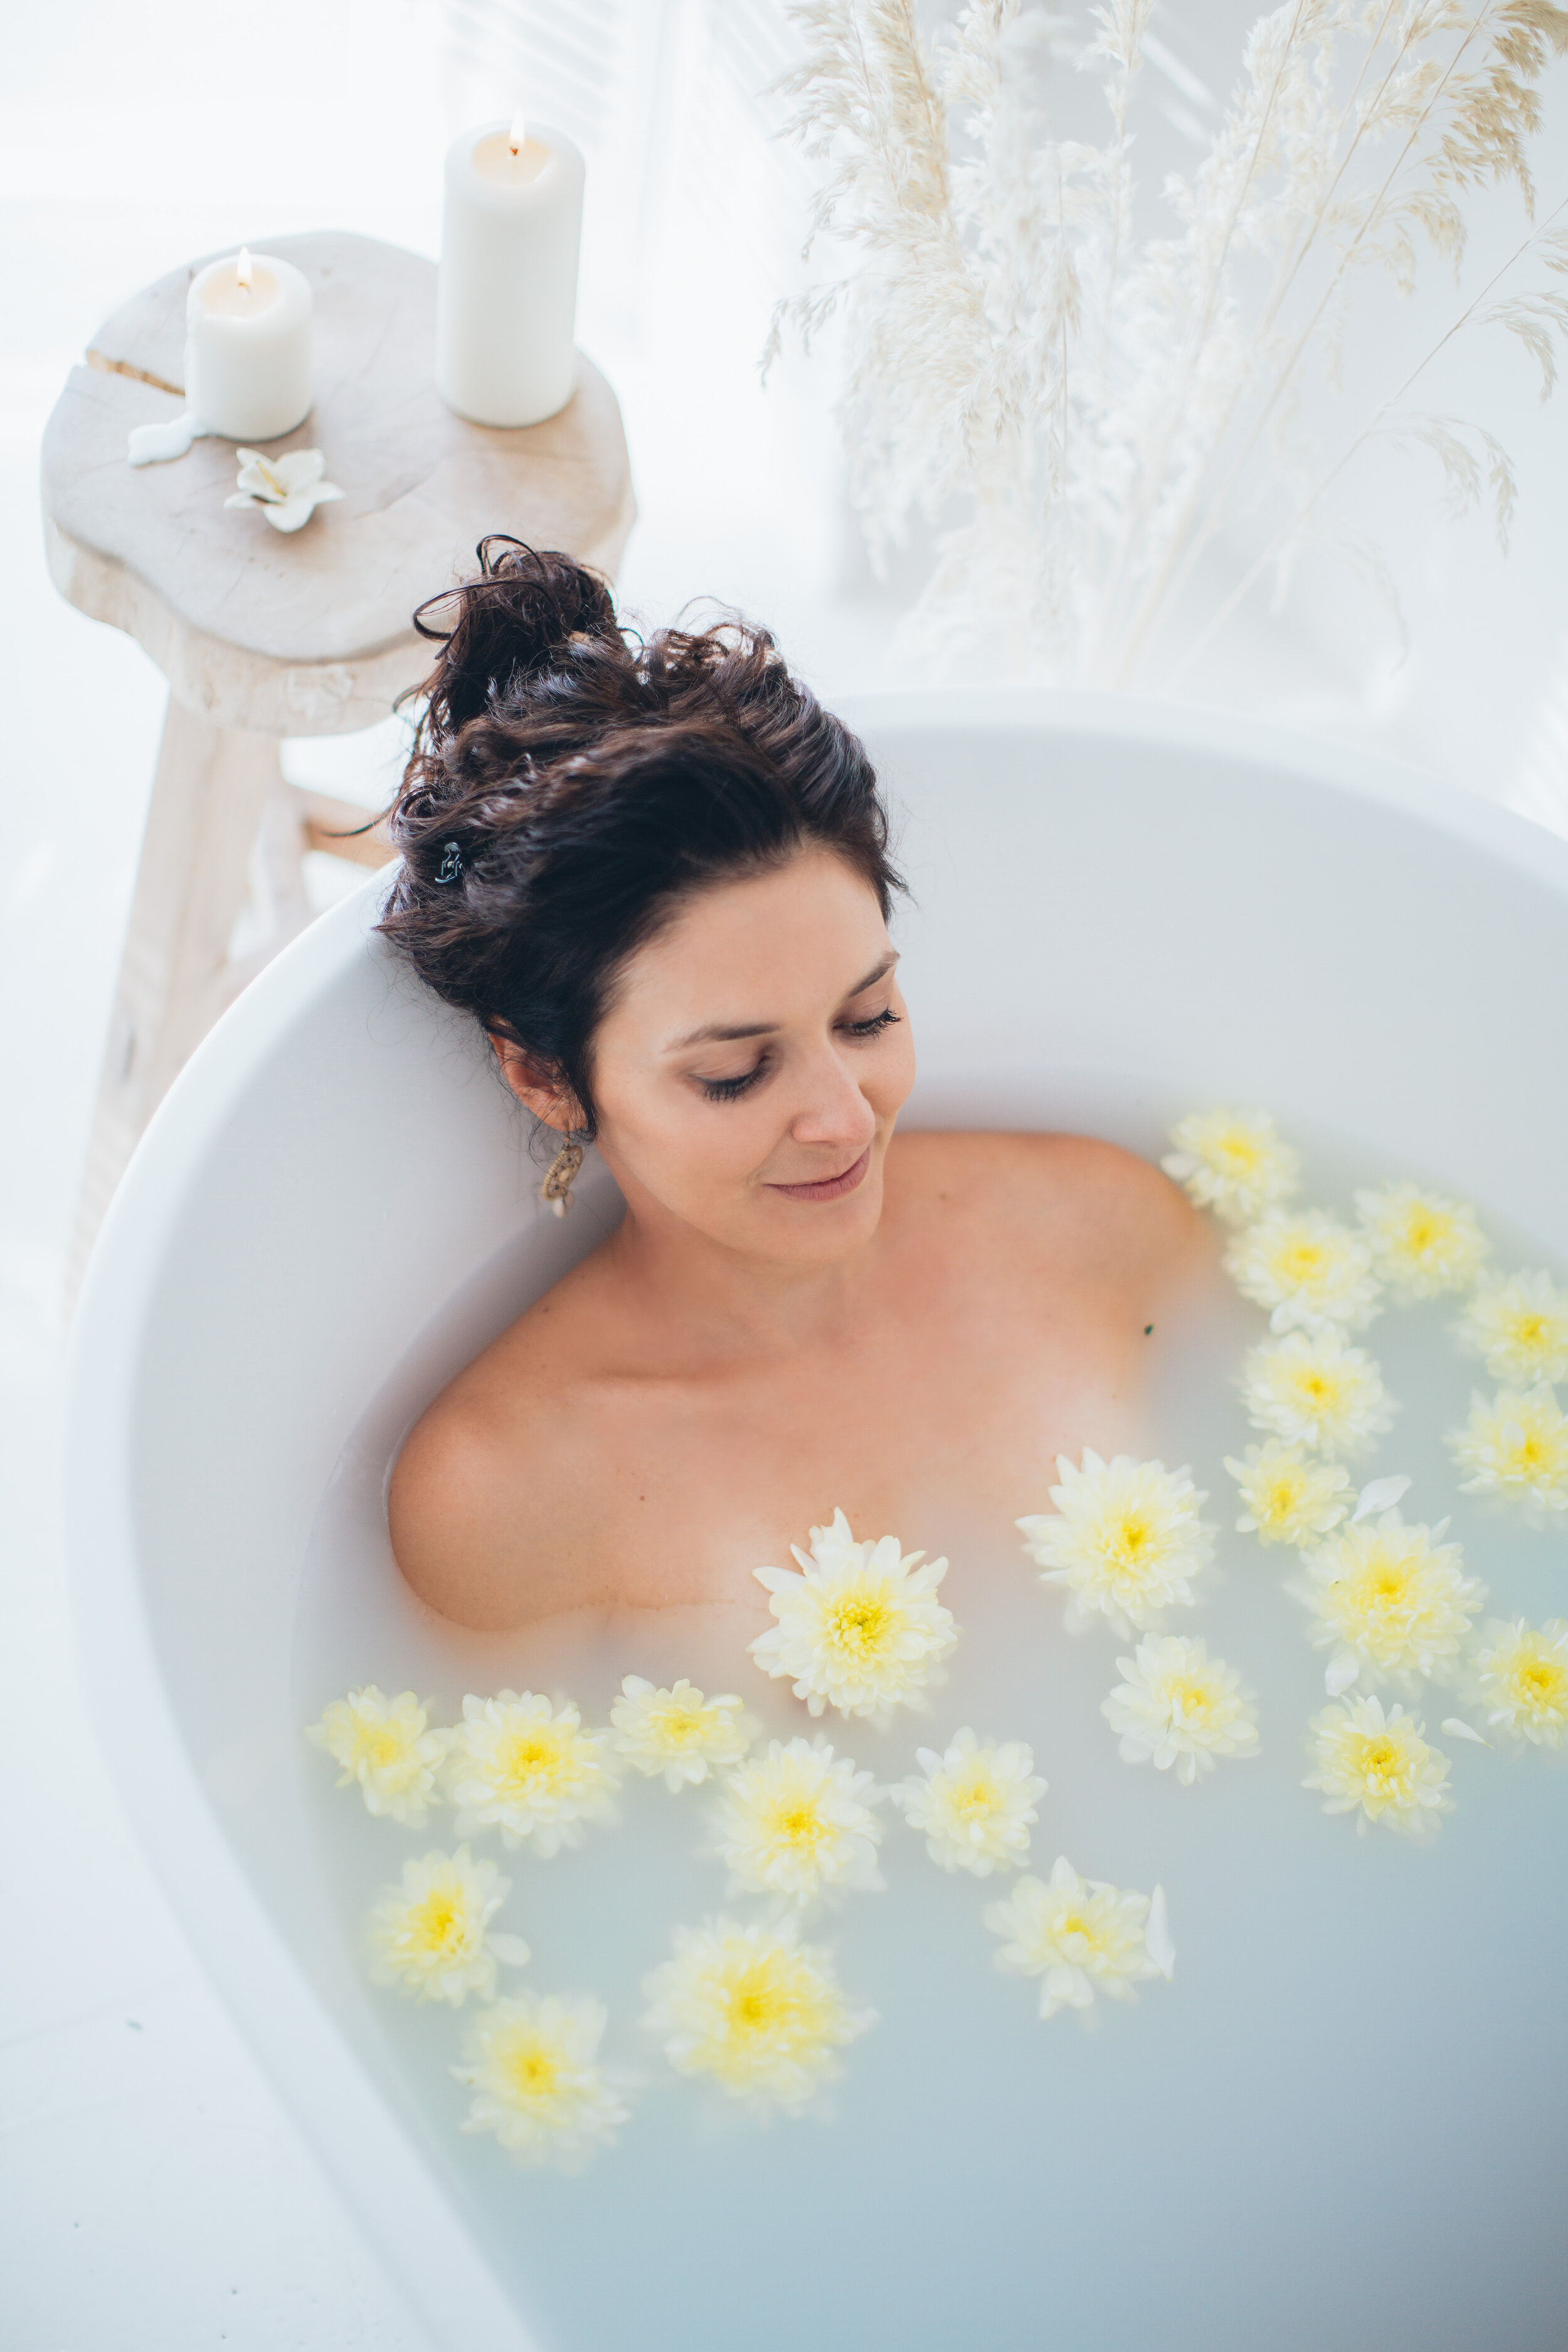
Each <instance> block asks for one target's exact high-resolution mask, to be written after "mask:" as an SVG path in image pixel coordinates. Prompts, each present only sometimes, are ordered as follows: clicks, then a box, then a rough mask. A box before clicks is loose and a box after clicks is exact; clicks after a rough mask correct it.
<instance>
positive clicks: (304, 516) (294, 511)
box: [224, 449, 342, 530]
mask: <svg viewBox="0 0 1568 2352" xmlns="http://www.w3.org/2000/svg"><path fill="white" fill-rule="evenodd" d="M234 454H235V456H236V457H237V458H238V459H239V487H238V488H237V490H236V491H235V493H234V496H233V497H232V498H228V499H225V500H224V504H225V506H226V507H259V509H261V512H262V513H263V514H264V515H265V516H266V517H267V520H268V522H269V523H270V524H271V525H272V528H273V530H300V528H301V526H302V525H304V524H305V523H308V522H309V521H310V517H311V516H312V515H313V514H314V513H315V511H316V509H317V508H318V507H321V506H327V505H330V503H331V500H332V499H341V498H342V490H340V489H339V488H338V486H337V484H336V482H324V481H323V480H322V479H321V477H322V475H323V474H324V473H325V472H326V470H327V461H326V459H325V458H324V457H322V455H321V451H320V450H319V449H289V450H287V451H286V452H285V454H284V455H283V456H282V457H263V456H262V455H261V452H260V450H259V449H237V450H236V451H235V453H234Z"/></svg>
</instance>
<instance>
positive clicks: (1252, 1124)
mask: <svg viewBox="0 0 1568 2352" xmlns="http://www.w3.org/2000/svg"><path fill="white" fill-rule="evenodd" d="M1171 1141H1172V1142H1173V1144H1174V1145H1175V1147H1176V1148H1175V1150H1173V1151H1170V1152H1167V1153H1166V1155H1165V1157H1164V1159H1163V1160H1161V1162H1160V1165H1161V1167H1162V1168H1163V1170H1164V1171H1165V1173H1166V1175H1167V1176H1173V1177H1174V1178H1175V1179H1176V1181H1177V1182H1178V1183H1179V1184H1182V1185H1184V1186H1185V1188H1186V1192H1187V1197H1188V1198H1189V1200H1192V1201H1194V1202H1196V1203H1197V1205H1198V1207H1199V1208H1200V1209H1212V1210H1213V1211H1214V1213H1215V1216H1216V1217H1223V1218H1224V1219H1225V1222H1226V1224H1228V1225H1246V1224H1250V1223H1252V1220H1253V1219H1254V1218H1255V1217H1260V1216H1261V1215H1262V1214H1263V1213H1264V1211H1265V1210H1266V1209H1272V1208H1273V1207H1275V1206H1276V1204H1277V1203H1278V1202H1280V1201H1286V1200H1289V1197H1290V1194H1291V1193H1292V1192H1294V1191H1295V1189H1296V1183H1297V1179H1298V1175H1299V1172H1300V1160H1298V1158H1297V1156H1296V1154H1295V1152H1294V1151H1292V1150H1291V1149H1290V1146H1289V1144H1288V1143H1282V1142H1281V1141H1280V1139H1279V1130H1278V1129H1277V1128H1276V1127H1275V1124H1274V1121H1273V1120H1272V1119H1271V1118H1269V1116H1268V1112H1267V1111H1266V1110H1205V1111H1191V1112H1189V1114H1188V1115H1187V1117H1186V1118H1183V1119H1178V1120H1177V1122H1176V1124H1175V1126H1174V1127H1173V1129H1171Z"/></svg>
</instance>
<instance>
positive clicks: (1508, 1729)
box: [1467, 1617, 1568, 1748]
mask: <svg viewBox="0 0 1568 2352" xmlns="http://www.w3.org/2000/svg"><path fill="white" fill-rule="evenodd" d="M1467 1679H1468V1683H1469V1685H1470V1686H1471V1689H1472V1691H1473V1693H1474V1696H1475V1701H1476V1704H1477V1705H1478V1706H1481V1707H1484V1708H1485V1710H1486V1718H1487V1722H1488V1723H1489V1725H1490V1726H1491V1727H1492V1728H1493V1729H1494V1730H1497V1731H1500V1732H1501V1733H1502V1734H1503V1736H1504V1738H1508V1739H1515V1740H1528V1741H1529V1742H1530V1744H1531V1747H1532V1748H1561V1747H1562V1746H1563V1742H1564V1740H1565V1739H1568V1618H1565V1617H1549V1618H1548V1619H1547V1621H1546V1622H1545V1624H1544V1625H1542V1626H1540V1627H1536V1626H1533V1625H1527V1624H1526V1622H1525V1621H1524V1619H1523V1618H1522V1617H1520V1618H1516V1619H1515V1620H1514V1621H1513V1622H1512V1623H1509V1622H1505V1621H1504V1620H1503V1619H1501V1618H1494V1619H1493V1620H1492V1621H1491V1622H1490V1623H1489V1624H1487V1625H1485V1626H1484V1627H1483V1628H1482V1630H1481V1640H1480V1646H1479V1649H1478V1650H1477V1652H1476V1654H1475V1656H1474V1658H1473V1659H1472V1661H1471V1664H1470V1670H1469V1674H1468V1677H1467Z"/></svg>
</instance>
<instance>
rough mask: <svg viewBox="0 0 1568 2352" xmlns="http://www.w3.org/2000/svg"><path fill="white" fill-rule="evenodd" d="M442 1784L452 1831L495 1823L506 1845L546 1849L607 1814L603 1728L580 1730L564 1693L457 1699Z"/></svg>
mask: <svg viewBox="0 0 1568 2352" xmlns="http://www.w3.org/2000/svg"><path fill="white" fill-rule="evenodd" d="M450 1738H451V1747H450V1750H449V1753H448V1755H447V1790H448V1793H449V1795H450V1797H451V1800H452V1802H453V1803H454V1804H455V1805H456V1806H458V1809H459V1810H458V1836H459V1837H472V1836H473V1835H474V1834H475V1832H478V1831H479V1830H487V1829H499V1830H500V1833H501V1836H502V1838H503V1839H504V1841H505V1843H507V1844H508V1845H509V1846H519V1845H524V1844H527V1845H531V1847H532V1848H533V1851H534V1853H537V1854H539V1855H541V1856H544V1857H548V1856H549V1855H551V1854H552V1853H559V1851H560V1849H561V1848H562V1847H563V1845H580V1844H581V1843H582V1842H583V1830H584V1823H586V1822H594V1821H601V1822H603V1821H613V1820H614V1818H615V1806H614V1803H613V1799H614V1795H615V1790H616V1768H615V1765H614V1763H613V1761H612V1759H611V1756H610V1735H609V1733H608V1732H607V1731H584V1729H583V1727H582V1723H581V1720H580V1718H579V1717H578V1713H577V1710H576V1708H575V1707H574V1706H573V1705H572V1704H571V1702H570V1701H569V1700H564V1699H563V1701H562V1703H561V1705H560V1706H559V1707H552V1706H551V1703H550V1701H549V1700H548V1699H547V1698H541V1697H539V1696H537V1695H536V1694H535V1693H534V1692H533V1691H510V1690H503V1691H499V1692H498V1693H497V1694H496V1696H495V1697H494V1698H474V1697H471V1696H470V1697H468V1698H466V1699H465V1700H464V1701H463V1720H462V1722H461V1723H460V1724H459V1725H458V1727H457V1729H456V1730H455V1731H454V1732H453V1733H452V1734H451V1735H450Z"/></svg>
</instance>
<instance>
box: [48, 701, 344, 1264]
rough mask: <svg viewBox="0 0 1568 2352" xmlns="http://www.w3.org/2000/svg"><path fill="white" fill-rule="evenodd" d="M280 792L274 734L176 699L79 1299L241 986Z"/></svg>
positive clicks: (108, 1079) (118, 1014)
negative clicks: (116, 1210) (232, 966)
mask: <svg viewBox="0 0 1568 2352" xmlns="http://www.w3.org/2000/svg"><path fill="white" fill-rule="evenodd" d="M279 790H280V778H279V765H278V743H277V739H276V738H275V737H274V736H270V735H241V734H237V733H234V732H232V731H230V730H227V729H226V728H219V727H214V726H213V725H212V724H211V723H210V722H209V721H208V720H207V719H199V718H197V717H196V716H195V713H194V712H192V711H189V710H187V709H185V708H184V704H183V703H179V702H175V701H174V700H173V699H172V698H171V700H170V703H169V709H168V715H167V717H166V718H165V719H164V721H163V742H162V744H161V745H160V747H159V751H158V768H157V773H156V775H155V776H154V778H153V800H152V805H151V807H150V808H149V810H148V814H147V830H146V834H145V835H144V836H143V839H142V862H141V866H140V867H139V868H138V871H137V876H136V890H135V895H134V897H133V898H132V906H131V920H130V926H129V929H127V932H126V937H125V952H124V955H123V957H122V959H121V966H120V982H119V986H118V988H117V990H116V992H115V999H114V1011H113V1014H112V1017H111V1019H110V1025H109V1045H108V1050H107V1052H106V1054H105V1056H104V1065H103V1076H102V1079H101V1081H100V1087H99V1097H98V1108H97V1111H96V1113H95V1115H94V1118H93V1127H92V1136H91V1139H90V1141H89V1145H88V1155H87V1166H86V1170H85V1172H84V1175H83V1179H82V1191H81V1202H80V1206H79V1211H78V1218H77V1231H76V1237H75V1246H74V1249H73V1252H72V1264H71V1273H70V1294H71V1296H73V1297H74V1295H75V1291H76V1287H77V1285H78V1283H79V1280H80V1276H81V1271H82V1268H83V1267H84V1266H85V1265H86V1263H87V1256H88V1253H89V1250H90V1249H91V1246H92V1242H93V1238H94V1236H95V1234H97V1232H98V1228H99V1224H100V1222H101V1220H102V1216H103V1213H104V1211H105V1209H106V1208H107V1207H108V1205H109V1201H110V1194H111V1193H112V1192H113V1191H114V1188H115V1186H116V1185H117V1184H118V1183H119V1181H120V1179H121V1175H122V1174H123V1173H124V1170H125V1164H126V1161H127V1160H129V1159H130V1157H131V1154H132V1151H133V1150H134V1149H135V1146H136V1141H137V1139H138V1137H139V1136H140V1135H141V1133H142V1129H143V1128H144V1127H145V1126H146V1124H147V1122H148V1120H149V1119H150V1118H152V1116H153V1112H154V1110H156V1108H157V1107H158V1105H159V1103H160V1102H161V1101H162V1100H163V1096H164V1095H165V1094H166V1093H167V1091H168V1089H169V1087H170V1085H171V1084H172V1082H173V1080H174V1076H175V1074H176V1072H177V1071H178V1070H179V1069H180V1067H181V1065H182V1064H183V1063H184V1062H185V1061H186V1060H187V1059H188V1057H189V1056H190V1055H191V1054H192V1053H193V1052H194V1051H195V1047H196V1046H197V1045H199V1044H200V1043H201V1040H202V1038H203V1037H204V1036H205V1034H206V1032H207V1030H208V1029H210V1028H211V1026H212V1024H213V1023H214V1022H215V1021H216V1019H217V1016H218V1014H219V1013H221V1012H222V1011H223V1009H224V1006H225V1004H226V1003H227V1001H228V999H229V997H230V995H231V994H232V993H233V992H234V991H233V988H232V986H231V984H230V979H229V972H228V962H229V941H230V940H231V938H232V936H233V932H234V928H235V924H236V922H237V919H238V917H239V914H240V911H241V909H242V908H243V907H244V906H245V903H246V899H247V895H248V892H249V885H250V855H251V849H252V845H253V844H254V843H255V841H256V837H257V829H258V824H260V821H261V814H262V811H263V808H264V806H265V804H266V803H267V800H268V795H269V794H272V793H278V792H279ZM300 913H301V919H303V908H302V902H301V908H300ZM296 928H297V926H296Z"/></svg>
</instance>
